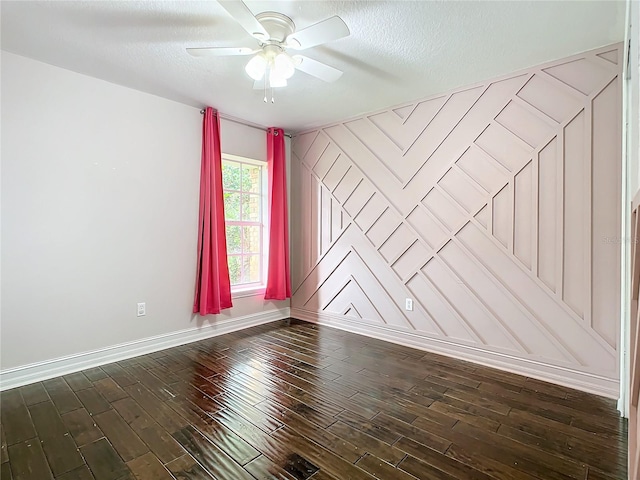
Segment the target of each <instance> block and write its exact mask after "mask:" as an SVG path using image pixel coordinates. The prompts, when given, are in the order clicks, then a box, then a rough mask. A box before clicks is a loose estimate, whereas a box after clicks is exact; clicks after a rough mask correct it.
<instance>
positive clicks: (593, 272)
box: [292, 45, 622, 397]
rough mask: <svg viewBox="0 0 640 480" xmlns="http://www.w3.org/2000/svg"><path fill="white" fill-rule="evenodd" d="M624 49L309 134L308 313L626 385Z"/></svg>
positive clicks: (304, 189)
mask: <svg viewBox="0 0 640 480" xmlns="http://www.w3.org/2000/svg"><path fill="white" fill-rule="evenodd" d="M621 55H622V50H621V46H620V45H614V46H611V47H608V48H603V49H599V50H596V51H592V52H587V53H585V54H582V55H578V56H575V57H571V58H568V59H564V60H561V61H557V62H553V63H551V64H546V65H542V66H538V67H534V68H531V69H528V70H526V71H523V72H519V73H517V74H513V75H511V76H507V77H502V78H499V79H496V80H494V81H489V82H487V83H484V84H481V85H476V86H473V87H469V88H464V89H459V90H455V91H453V92H451V93H448V94H445V95H441V96H437V97H432V98H428V99H426V100H423V101H419V102H416V103H415V104H411V105H406V106H401V107H397V108H391V109H389V110H386V111H382V112H377V113H373V114H369V115H364V116H362V117H360V118H356V119H352V120H349V121H345V122H343V123H339V124H336V125H331V126H327V127H324V128H320V129H318V130H315V131H311V132H306V133H303V134H300V135H298V136H296V137H295V138H294V141H293V155H292V185H293V186H292V198H293V201H292V205H293V207H292V266H293V270H292V275H293V284H294V285H293V287H294V291H295V294H294V297H293V299H292V308H293V311H292V315H293V316H297V317H300V318H306V319H310V320H316V321H322V322H325V323H328V324H332V325H336V326H339V327H342V328H346V329H349V330H353V331H357V332H361V333H365V334H369V335H374V336H377V337H380V338H385V339H389V340H392V341H396V342H400V343H405V344H408V345H412V346H417V347H420V348H424V349H426V350H432V351H437V352H441V353H445V354H449V355H454V356H457V357H461V358H466V359H469V360H473V361H478V362H481V363H485V364H489V365H493V366H497V367H499V368H504V369H507V370H512V371H515V372H518V373H523V374H526V375H530V376H534V377H538V378H542V379H546V380H549V381H553V382H558V383H562V384H566V385H569V386H573V387H576V388H581V389H584V390H588V391H592V392H597V393H601V394H604V395H608V396H611V397H617V396H618V377H619V375H618V343H619V342H618V337H619V298H620V285H619V284H620V281H619V277H620V271H619V263H620V257H619V251H620V247H619V242H620V238H619V235H620V198H621V196H620V195H621V193H620V177H621V174H620V168H621V154H620V143H621V91H620V89H621V86H620V71H621V63H622V61H621ZM405 298H412V299H413V300H414V310H413V311H406V310H405V309H404V305H405Z"/></svg>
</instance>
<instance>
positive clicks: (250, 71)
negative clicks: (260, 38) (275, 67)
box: [244, 53, 267, 80]
mask: <svg viewBox="0 0 640 480" xmlns="http://www.w3.org/2000/svg"><path fill="white" fill-rule="evenodd" d="M244 69H245V71H246V72H247V75H249V76H250V77H251V78H253V79H254V80H260V79H261V78H262V77H263V76H264V72H265V71H266V70H267V59H266V58H264V55H262V54H260V53H259V54H258V55H256V56H255V57H253V58H252V59H251V60H249V62H248V63H247V66H246V67H244Z"/></svg>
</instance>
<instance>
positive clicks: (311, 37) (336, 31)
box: [187, 0, 350, 102]
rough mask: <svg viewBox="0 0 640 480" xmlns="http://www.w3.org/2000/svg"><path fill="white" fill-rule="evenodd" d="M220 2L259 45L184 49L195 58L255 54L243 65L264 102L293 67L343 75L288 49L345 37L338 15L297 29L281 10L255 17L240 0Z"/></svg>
mask: <svg viewBox="0 0 640 480" xmlns="http://www.w3.org/2000/svg"><path fill="white" fill-rule="evenodd" d="M220 5H221V6H222V7H223V8H224V9H225V10H226V11H227V12H228V13H229V14H230V15H231V16H232V17H233V18H234V19H235V20H236V21H237V22H238V23H239V24H240V26H242V28H244V29H245V30H246V31H247V33H249V35H251V36H252V37H253V38H255V39H256V40H257V41H258V48H256V49H251V48H248V47H203V48H187V52H188V53H189V54H191V55H193V56H194V57H222V56H230V55H254V54H255V55H254V56H253V57H252V58H251V59H250V60H249V62H248V63H247V65H246V66H245V71H246V72H247V74H248V75H249V76H250V77H251V78H253V80H254V81H255V82H254V88H255V89H263V88H264V89H265V102H266V89H267V88H268V87H269V88H277V87H285V86H286V85H287V79H288V78H291V76H292V75H293V74H294V72H295V70H300V71H301V72H304V73H307V74H309V75H312V76H314V77H317V78H319V79H321V80H324V81H325V82H334V81H336V80H337V79H339V78H340V77H341V76H342V71H340V70H338V69H337V68H334V67H332V66H330V65H327V64H326V63H322V62H319V61H317V60H313V59H312V58H309V57H306V56H304V55H290V54H289V53H288V52H287V50H305V49H307V48H311V47H314V46H316V45H320V44H323V43H327V42H331V41H333V40H338V39H339V38H343V37H346V36H348V35H349V33H350V32H349V28H348V27H347V25H346V24H345V23H344V21H343V20H342V19H341V18H340V17H338V16H333V17H330V18H327V19H326V20H322V21H321V22H318V23H316V24H314V25H311V26H309V27H307V28H303V29H302V30H298V31H296V27H295V24H294V23H293V20H291V19H290V18H289V17H287V16H286V15H283V14H281V13H277V12H263V13H259V14H258V15H255V16H254V15H253V13H251V11H250V10H249V8H248V7H247V6H246V5H245V4H244V2H242V0H230V1H228V0H225V1H220ZM272 101H273V98H272Z"/></svg>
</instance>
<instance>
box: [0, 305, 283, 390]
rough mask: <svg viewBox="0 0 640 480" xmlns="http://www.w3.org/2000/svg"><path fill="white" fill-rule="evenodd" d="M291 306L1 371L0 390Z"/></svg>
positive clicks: (270, 317) (276, 314)
mask: <svg viewBox="0 0 640 480" xmlns="http://www.w3.org/2000/svg"><path fill="white" fill-rule="evenodd" d="M289 316H290V309H289V308H288V307H286V308H281V309H278V310H269V311H267V312H259V313H254V314H251V315H244V316H242V317H235V318H230V319H225V320H221V321H218V322H216V323H215V324H211V325H207V326H204V327H200V328H189V329H185V330H179V331H177V332H171V333H166V334H163V335H157V336H155V337H149V338H143V339H141V340H136V341H133V342H127V343H121V344H119V345H113V346H110V347H106V348H101V349H99V350H93V351H91V352H84V353H78V354H75V355H68V356H65V357H60V358H54V359H52V360H46V361H43V362H37V363H32V364H29V365H22V366H20V367H14V368H8V369H6V370H1V371H0V391H2V390H7V389H9V388H15V387H20V386H22V385H27V384H29V383H33V382H40V381H42V380H48V379H49V378H54V377H58V376H60V375H67V374H69V373H73V372H78V371H80V370H85V369H87V368H92V367H97V366H100V365H105V364H107V363H113V362H117V361H119V360H125V359H127V358H131V357H137V356H139V355H145V354H147V353H152V352H157V351H158V350H163V349H165V348H170V347H176V346H178V345H184V344H185V343H191V342H196V341H198V340H204V339H206V338H210V337H215V336H218V335H224V334H225V333H231V332H235V331H237V330H242V329H245V328H249V327H255V326H257V325H262V324H264V323H269V322H274V321H276V320H282V319H285V318H289Z"/></svg>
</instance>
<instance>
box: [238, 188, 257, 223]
mask: <svg viewBox="0 0 640 480" xmlns="http://www.w3.org/2000/svg"><path fill="white" fill-rule="evenodd" d="M242 220H243V221H245V222H259V221H260V196H259V195H249V194H248V193H243V194H242Z"/></svg>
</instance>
